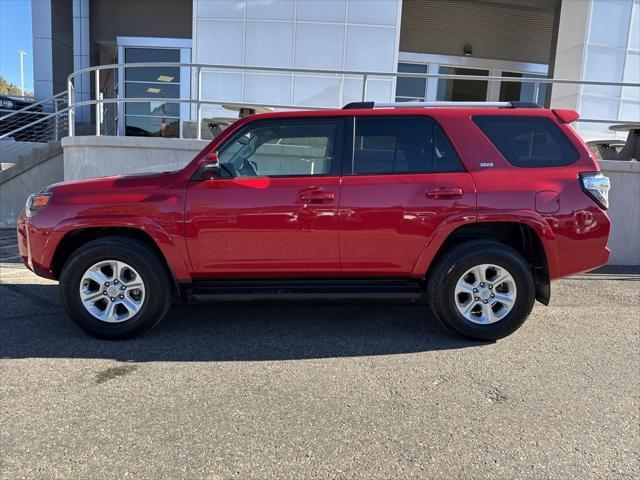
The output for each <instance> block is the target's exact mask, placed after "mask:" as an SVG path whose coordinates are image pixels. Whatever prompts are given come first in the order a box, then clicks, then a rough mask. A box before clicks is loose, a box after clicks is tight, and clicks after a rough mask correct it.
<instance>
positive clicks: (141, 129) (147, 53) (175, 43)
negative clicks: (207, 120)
mask: <svg viewBox="0 0 640 480" xmlns="http://www.w3.org/2000/svg"><path fill="white" fill-rule="evenodd" d="M117 41H118V63H120V64H127V65H131V64H136V63H145V64H149V63H151V64H153V63H158V64H162V63H172V64H176V66H163V65H158V66H157V67H156V66H145V67H134V66H129V67H123V68H120V69H119V72H118V96H119V97H123V98H128V99H139V101H129V102H124V103H122V104H120V105H119V106H118V134H119V135H126V136H138V137H140V136H142V137H181V136H182V135H181V133H182V125H183V123H184V121H185V120H189V115H190V109H189V104H188V103H182V104H181V103H179V102H176V101H173V102H172V101H171V100H172V99H189V98H190V89H191V86H190V84H191V75H190V69H189V67H180V66H177V64H179V63H182V64H185V63H189V62H190V61H191V40H189V39H180V38H177V39H176V38H140V37H118V40H117ZM147 99H148V101H147Z"/></svg>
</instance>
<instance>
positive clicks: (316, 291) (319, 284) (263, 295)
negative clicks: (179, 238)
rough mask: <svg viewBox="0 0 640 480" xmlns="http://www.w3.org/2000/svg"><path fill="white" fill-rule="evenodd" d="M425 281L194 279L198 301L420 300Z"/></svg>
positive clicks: (195, 297)
mask: <svg viewBox="0 0 640 480" xmlns="http://www.w3.org/2000/svg"><path fill="white" fill-rule="evenodd" d="M423 289H424V288H423V284H422V283H421V282H418V281H411V280H406V279H348V280H345V279H296V280H290V279H283V280H273V279H271V280H207V281H198V282H195V283H194V284H193V286H192V289H191V292H190V293H191V295H190V296H191V298H192V299H193V300H195V301H197V302H210V301H234V300H242V301H247V300H283V299H284V300H343V299H371V300H376V299H380V300H417V299H419V298H420V296H421V295H422V291H423Z"/></svg>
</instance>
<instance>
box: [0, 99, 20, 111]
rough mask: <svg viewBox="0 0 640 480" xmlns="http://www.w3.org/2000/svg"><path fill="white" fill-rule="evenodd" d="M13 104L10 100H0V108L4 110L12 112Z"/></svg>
mask: <svg viewBox="0 0 640 480" xmlns="http://www.w3.org/2000/svg"><path fill="white" fill-rule="evenodd" d="M15 105H16V104H15V103H13V101H12V100H0V107H2V108H6V109H8V110H13V108H14V107H15Z"/></svg>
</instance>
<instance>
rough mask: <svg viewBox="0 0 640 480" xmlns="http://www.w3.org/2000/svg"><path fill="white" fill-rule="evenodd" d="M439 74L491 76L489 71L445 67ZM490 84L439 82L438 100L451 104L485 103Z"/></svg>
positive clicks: (480, 82)
mask: <svg viewBox="0 0 640 480" xmlns="http://www.w3.org/2000/svg"><path fill="white" fill-rule="evenodd" d="M439 73H441V74H448V75H472V76H489V70H480V69H474V68H460V67H445V66H442V67H440V69H439ZM488 86H489V82H486V81H481V80H445V79H440V80H438V96H437V98H438V100H443V101H449V102H484V101H486V100H487V89H488Z"/></svg>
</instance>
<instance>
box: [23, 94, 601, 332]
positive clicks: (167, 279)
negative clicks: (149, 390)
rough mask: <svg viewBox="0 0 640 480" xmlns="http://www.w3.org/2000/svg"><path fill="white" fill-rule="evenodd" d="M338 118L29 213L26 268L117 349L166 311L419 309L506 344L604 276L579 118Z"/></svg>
mask: <svg viewBox="0 0 640 480" xmlns="http://www.w3.org/2000/svg"><path fill="white" fill-rule="evenodd" d="M533 107H534V105H529V104H520V103H517V102H511V103H499V104H483V105H467V104H459V105H456V106H454V107H451V106H445V107H443V106H440V105H430V104H418V105H416V104H400V105H398V104H383V105H378V104H376V105H374V104H372V103H359V104H350V105H347V106H346V107H345V108H343V109H341V110H324V111H296V112H278V113H267V114H259V115H252V116H249V117H247V118H244V119H242V120H239V121H238V122H236V123H235V124H234V125H232V126H231V127H229V128H228V129H227V130H225V131H224V132H223V133H222V134H221V135H220V136H219V137H217V138H216V139H214V140H213V141H212V142H211V143H210V144H209V145H208V146H207V147H206V148H205V149H204V150H203V151H202V152H201V153H200V154H198V155H197V156H196V158H194V160H193V161H191V162H190V163H189V164H188V165H187V166H186V167H184V168H183V169H181V170H178V171H175V172H169V173H162V174H148V175H123V176H116V177H108V178H99V179H90V180H83V181H75V182H64V183H59V184H55V185H51V186H50V187H47V188H45V189H44V190H43V191H42V192H40V193H37V194H33V195H31V196H30V197H29V199H28V201H27V205H26V208H25V209H24V211H23V213H22V214H21V215H20V218H19V220H18V237H19V248H20V254H21V256H22V258H23V261H24V263H25V265H26V266H27V267H28V268H29V269H31V270H32V271H34V272H35V273H36V274H38V275H41V276H43V277H46V278H51V279H56V280H59V282H60V292H61V299H62V302H63V304H64V307H65V309H66V310H67V312H68V314H69V316H70V317H71V318H72V319H73V320H75V321H76V322H77V323H78V324H79V325H80V326H81V327H82V328H84V329H85V330H87V331H88V332H90V333H92V334H93V335H96V336H100V337H107V338H123V337H129V336H132V335H134V334H137V333H139V332H142V331H144V330H147V329H149V328H150V327H152V326H154V325H155V324H157V323H158V322H159V321H160V320H161V319H162V317H163V316H164V315H165V314H166V313H167V310H168V309H169V307H170V306H171V304H172V302H174V301H187V300H197V301H202V300H233V299H243V300H244V299H264V298H286V299H317V298H333V299H343V298H372V299H381V298H391V299H408V300H412V299H413V300H417V299H419V298H421V297H422V298H425V299H426V301H427V302H428V304H429V305H430V307H431V309H432V311H433V314H434V316H435V317H436V318H437V319H438V320H439V321H440V322H441V323H442V324H443V325H444V326H445V327H446V328H447V329H449V330H451V331H453V332H457V333H459V334H462V335H464V336H467V337H472V338H477V339H498V338H501V337H504V336H506V335H509V334H510V333H512V332H513V331H515V330H516V329H517V328H518V327H519V326H520V325H522V323H523V322H524V321H525V319H526V318H527V316H528V315H529V313H530V312H531V309H532V307H533V304H534V302H535V300H538V301H540V302H541V303H543V304H545V305H546V304H548V302H549V297H550V281H551V280H553V279H556V278H560V277H563V276H566V275H570V274H574V273H577V272H582V271H587V270H591V269H594V268H596V267H599V266H601V265H603V264H605V263H606V262H607V259H608V257H609V250H608V249H607V238H608V235H609V228H610V222H609V218H608V217H607V214H606V213H605V210H606V208H607V203H608V191H609V180H608V179H607V177H605V176H603V175H602V174H601V173H599V166H598V163H597V162H596V161H595V160H594V158H593V157H592V155H591V153H590V150H589V149H588V148H587V147H586V146H585V144H584V142H583V141H582V140H581V139H580V137H579V136H578V135H577V134H576V132H575V131H574V130H573V128H572V127H571V126H570V125H569V124H570V123H571V122H573V121H575V120H576V119H577V118H578V115H577V113H576V112H574V111H570V110H548V109H542V108H533Z"/></svg>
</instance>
